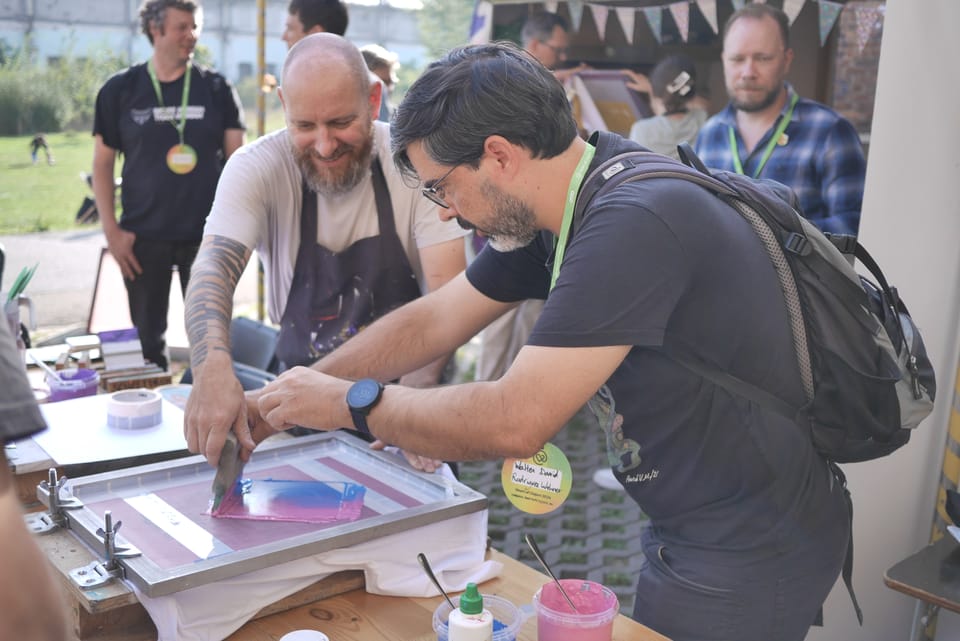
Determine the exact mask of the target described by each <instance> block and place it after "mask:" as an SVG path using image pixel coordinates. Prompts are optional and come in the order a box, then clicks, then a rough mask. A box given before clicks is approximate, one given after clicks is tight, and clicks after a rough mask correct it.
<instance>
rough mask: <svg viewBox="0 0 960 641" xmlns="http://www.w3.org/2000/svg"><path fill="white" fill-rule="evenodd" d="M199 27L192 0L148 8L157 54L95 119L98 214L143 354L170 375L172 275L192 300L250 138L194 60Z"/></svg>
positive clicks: (113, 84)
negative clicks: (190, 290)
mask: <svg viewBox="0 0 960 641" xmlns="http://www.w3.org/2000/svg"><path fill="white" fill-rule="evenodd" d="M201 22H202V9H201V8H200V6H199V4H197V3H196V2H193V1H192V0H147V1H146V2H144V3H143V4H142V5H141V7H140V27H141V30H142V31H143V33H144V35H146V36H147V39H148V40H149V41H150V44H151V46H152V47H153V55H152V56H151V57H150V59H149V60H148V61H147V62H146V63H140V64H135V65H133V66H131V67H129V68H127V69H125V70H123V71H120V72H119V73H116V74H114V75H113V76H112V77H110V79H109V80H107V82H106V83H105V84H104V85H103V87H102V88H101V89H100V91H99V93H98V94H97V102H96V112H95V115H94V125H93V135H94V151H93V192H94V198H95V200H96V205H97V211H98V213H99V217H100V222H101V225H102V227H103V232H104V235H105V236H106V240H107V246H108V248H109V250H110V253H111V254H112V255H113V258H114V259H115V260H116V261H117V265H118V266H119V267H120V271H121V273H122V274H123V278H124V283H125V285H126V288H127V297H128V303H129V307H130V318H131V320H132V321H133V324H134V326H136V328H137V331H138V333H139V335H140V344H141V345H142V347H143V355H144V357H145V358H146V359H147V360H149V361H150V362H152V363H155V364H156V365H158V366H160V367H161V368H163V369H166V368H167V365H168V361H167V354H166V339H165V334H166V330H167V312H168V307H169V296H170V285H171V278H172V274H173V268H174V267H176V268H177V273H178V276H179V280H180V289H181V291H182V292H184V293H185V292H186V289H187V282H188V281H189V279H190V268H191V266H192V264H193V260H194V257H195V256H196V254H197V249H198V248H199V246H200V238H201V236H202V235H203V224H204V221H205V220H206V217H207V213H208V212H209V211H210V205H211V204H212V203H213V195H214V192H215V190H216V187H217V180H218V179H219V178H220V171H221V170H222V168H223V163H224V162H225V161H226V159H227V158H229V157H230V154H232V153H233V152H234V151H236V149H237V148H239V147H240V146H241V145H242V144H243V143H244V140H245V136H246V134H245V130H244V120H243V107H242V106H241V104H240V99H239V97H238V96H237V93H236V91H235V90H234V88H233V86H232V85H231V84H230V83H229V82H228V81H227V79H226V78H224V77H223V76H222V75H221V74H219V73H217V72H215V71H212V70H210V69H207V68H206V67H201V66H199V65H197V64H196V63H194V62H193V52H194V48H195V47H196V45H197V39H198V38H199V36H200V28H201V27H200V26H201ZM118 154H122V155H123V168H122V183H123V189H122V190H121V194H120V201H121V205H122V208H123V213H122V215H121V217H120V220H119V222H118V221H117V216H116V206H115V196H116V187H115V183H114V166H115V163H116V158H117V155H118Z"/></svg>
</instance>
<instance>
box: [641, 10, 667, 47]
mask: <svg viewBox="0 0 960 641" xmlns="http://www.w3.org/2000/svg"><path fill="white" fill-rule="evenodd" d="M643 15H645V16H646V17H647V23H648V24H649V25H650V31H652V32H653V37H654V38H656V39H657V42H659V43H662V42H663V32H662V29H663V7H644V8H643Z"/></svg>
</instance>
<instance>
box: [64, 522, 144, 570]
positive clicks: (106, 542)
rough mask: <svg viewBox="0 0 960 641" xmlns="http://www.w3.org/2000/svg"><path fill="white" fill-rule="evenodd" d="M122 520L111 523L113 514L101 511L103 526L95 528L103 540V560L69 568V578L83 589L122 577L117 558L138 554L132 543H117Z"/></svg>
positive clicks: (121, 568)
mask: <svg viewBox="0 0 960 641" xmlns="http://www.w3.org/2000/svg"><path fill="white" fill-rule="evenodd" d="M121 525H123V521H117V524H116V526H114V525H113V514H112V513H111V511H110V510H106V511H105V512H104V513H103V527H102V528H98V529H97V536H98V537H100V539H101V540H102V541H103V551H104V559H105V560H104V561H102V562H101V561H94V562H93V563H90V564H88V565H85V566H83V567H79V568H76V569H74V570H70V578H71V579H73V582H74V583H76V584H77V585H78V586H79V587H81V588H83V589H89V588H96V587H100V586H102V585H105V584H107V583H109V582H110V581H112V580H114V579H122V578H124V570H123V566H122V565H120V563H119V559H128V558H132V557H135V556H140V550H138V549H137V548H135V547H133V546H132V545H127V544H125V545H118V544H117V532H119V531H120V526H121Z"/></svg>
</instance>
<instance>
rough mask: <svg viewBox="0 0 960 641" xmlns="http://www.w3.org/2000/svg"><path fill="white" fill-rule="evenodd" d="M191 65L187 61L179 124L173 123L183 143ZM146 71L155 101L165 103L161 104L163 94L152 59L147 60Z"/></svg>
mask: <svg viewBox="0 0 960 641" xmlns="http://www.w3.org/2000/svg"><path fill="white" fill-rule="evenodd" d="M192 67H193V65H192V64H190V63H189V62H188V63H187V73H186V75H185V76H184V78H183V97H182V98H181V99H180V124H178V125H173V123H170V124H171V125H173V128H174V129H176V130H177V134H178V135H179V136H180V144H181V145H182V144H183V130H184V129H185V128H186V126H187V102H188V101H189V99H190V69H191V68H192ZM147 73H149V74H150V82H152V83H153V90H154V91H155V92H156V94H157V102H159V103H160V106H161V107H164V106H166V105H164V104H163V96H162V95H161V94H160V81H159V80H157V72H156V71H155V70H154V68H153V60H149V61H148V62H147Z"/></svg>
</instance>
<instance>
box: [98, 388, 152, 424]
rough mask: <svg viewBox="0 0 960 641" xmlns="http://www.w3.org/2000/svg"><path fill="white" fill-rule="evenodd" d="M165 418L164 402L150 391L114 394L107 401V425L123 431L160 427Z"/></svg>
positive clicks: (137, 390)
mask: <svg viewBox="0 0 960 641" xmlns="http://www.w3.org/2000/svg"><path fill="white" fill-rule="evenodd" d="M161 418H163V401H162V398H161V396H160V395H159V394H157V393H156V392H154V391H153V390H149V389H129V390H121V391H119V392H114V393H113V394H111V395H110V398H109V399H107V425H109V426H110V427H117V428H120V429H122V430H139V429H143V428H145V427H153V426H154V425H159V424H160V420H161Z"/></svg>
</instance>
